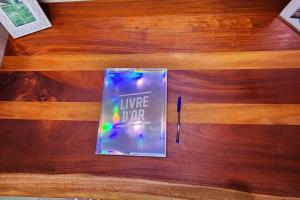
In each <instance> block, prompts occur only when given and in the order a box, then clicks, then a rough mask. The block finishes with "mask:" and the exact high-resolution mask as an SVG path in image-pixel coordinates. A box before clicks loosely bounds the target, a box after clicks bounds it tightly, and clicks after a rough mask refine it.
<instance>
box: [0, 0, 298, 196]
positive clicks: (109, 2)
mask: <svg viewBox="0 0 300 200" xmlns="http://www.w3.org/2000/svg"><path fill="white" fill-rule="evenodd" d="M287 3H288V0H278V1H273V0H253V1H240V0H201V1H197V0H189V1H177V0H166V1H156V0H141V1H133V0H101V1H94V2H81V3H68V4H66V3H62V4H51V5H48V6H47V5H43V8H44V10H45V11H46V13H47V14H48V16H49V17H50V20H51V22H52V23H53V28H51V29H48V30H45V31H41V32H38V33H35V34H32V35H29V36H26V37H23V38H19V39H17V40H12V39H11V38H10V39H9V42H8V49H7V51H6V56H5V58H4V63H3V66H2V68H0V71H1V73H0V118H1V119H0V195H22V196H23V195H24V196H44V197H70V198H75V197H82V198H101V199H120V198H121V199H169V198H174V199H175V198H179V199H180V198H181V199H249V200H250V199H299V198H300V190H299V188H300V182H299V180H300V171H299V169H300V152H299V146H300V143H299V141H300V138H299V137H300V135H299V133H300V118H299V116H300V113H299V112H300V110H299V109H300V108H299V105H300V93H299V91H300V82H299V76H300V74H299V73H300V72H299V67H300V59H299V57H300V51H299V48H300V37H299V35H298V34H297V33H296V32H295V31H294V30H292V29H290V27H288V26H287V25H286V24H285V23H284V22H282V21H281V20H280V19H279V18H278V17H277V16H278V14H279V12H280V11H281V10H282V9H283V7H284V6H285V5H286V4H287ZM253 50H255V51H253ZM286 50H287V51H286ZM116 53H134V54H116ZM105 67H139V68H140V67H166V68H168V69H169V76H168V124H167V134H168V135H167V158H144V157H124V156H96V155H95V144H96V140H97V131H98V126H99V123H98V120H99V115H100V107H101V106H100V103H99V101H100V99H101V92H102V82H103V70H104V68H105ZM179 95H181V96H182V98H183V108H182V129H181V131H182V132H181V143H180V144H179V145H178V144H175V135H176V112H175V109H176V104H175V103H176V100H177V97H178V96H179ZM233 190H234V191H233ZM237 190H238V191H237ZM240 191H243V192H240ZM244 192H245V193H244ZM265 195H272V196H265ZM281 196H284V197H281Z"/></svg>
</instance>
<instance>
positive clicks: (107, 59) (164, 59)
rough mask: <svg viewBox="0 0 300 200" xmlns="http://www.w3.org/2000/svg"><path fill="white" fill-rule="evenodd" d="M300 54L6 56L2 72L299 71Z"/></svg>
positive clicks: (285, 52) (291, 52)
mask: <svg viewBox="0 0 300 200" xmlns="http://www.w3.org/2000/svg"><path fill="white" fill-rule="evenodd" d="M299 57H300V51H299V50H293V51H250V52H226V53H225V52H214V53H160V54H157V53H156V54H108V55H105V54H99V55H76V56H74V55H59V56H55V55H52V56H51V55H40V56H5V57H4V60H3V66H2V68H0V71H74V70H75V71H80V70H85V71H101V70H103V69H104V68H107V67H165V68H168V69H172V70H203V69H209V70H213V69H217V70H219V69H287V68H299V66H300V60H299Z"/></svg>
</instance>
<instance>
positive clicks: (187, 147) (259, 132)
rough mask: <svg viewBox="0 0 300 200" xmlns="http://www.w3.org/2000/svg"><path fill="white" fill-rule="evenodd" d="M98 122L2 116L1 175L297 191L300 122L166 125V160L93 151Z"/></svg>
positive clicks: (276, 192)
mask: <svg viewBox="0 0 300 200" xmlns="http://www.w3.org/2000/svg"><path fill="white" fill-rule="evenodd" d="M97 128H98V123H97V122H72V121H70V122H67V121H26V120H1V121H0V130H1V131H0V132H1V134H0V146H1V151H0V162H1V163H0V172H1V173H6V172H8V173H13V172H18V173H20V172H27V173H50V174H69V173H70V174H72V173H87V174H94V175H107V176H114V177H131V178H142V179H154V180H164V181H173V182H181V183H189V184H197V185H207V186H218V187H225V188H232V189H237V190H242V191H247V192H253V193H263V194H273V195H285V196H298V197H299V196H300V191H299V187H300V149H299V141H300V135H299V132H300V126H279V125H274V126H263V125H205V124H202V125H199V124H198V125H197V124H182V135H181V144H179V145H178V144H175V132H176V125H175V124H173V123H170V124H168V143H167V146H168V148H167V151H168V157H167V158H163V159H162V158H142V157H119V156H96V155H95V143H96V137H97V136H96V135H97Z"/></svg>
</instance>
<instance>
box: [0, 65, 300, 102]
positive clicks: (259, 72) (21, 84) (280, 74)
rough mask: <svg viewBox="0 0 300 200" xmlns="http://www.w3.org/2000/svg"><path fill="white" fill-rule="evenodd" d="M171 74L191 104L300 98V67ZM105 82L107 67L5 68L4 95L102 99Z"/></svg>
mask: <svg viewBox="0 0 300 200" xmlns="http://www.w3.org/2000/svg"><path fill="white" fill-rule="evenodd" d="M168 74H169V76H168V83H169V87H168V98H169V101H168V102H173V103H174V102H176V101H177V97H178V96H179V95H180V96H182V98H183V99H184V102H186V103H200V102H201V103H294V104H299V103H300V79H299V77H300V69H272V70H271V69H256V70H249V69H243V70H238V69H234V70H178V71H174V70H169V72H168ZM178 80H181V82H180V84H177V83H178ZM102 84H103V71H51V72H47V71H41V72H0V100H2V101H47V102H52V101H59V102H60V101H71V102H99V101H100V99H101V94H102ZM191 85H193V87H191Z"/></svg>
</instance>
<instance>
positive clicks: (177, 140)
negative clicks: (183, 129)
mask: <svg viewBox="0 0 300 200" xmlns="http://www.w3.org/2000/svg"><path fill="white" fill-rule="evenodd" d="M180 111H181V97H178V100H177V133H176V143H177V144H179V134H180Z"/></svg>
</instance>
